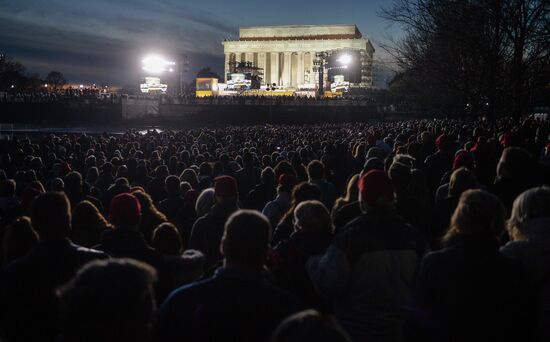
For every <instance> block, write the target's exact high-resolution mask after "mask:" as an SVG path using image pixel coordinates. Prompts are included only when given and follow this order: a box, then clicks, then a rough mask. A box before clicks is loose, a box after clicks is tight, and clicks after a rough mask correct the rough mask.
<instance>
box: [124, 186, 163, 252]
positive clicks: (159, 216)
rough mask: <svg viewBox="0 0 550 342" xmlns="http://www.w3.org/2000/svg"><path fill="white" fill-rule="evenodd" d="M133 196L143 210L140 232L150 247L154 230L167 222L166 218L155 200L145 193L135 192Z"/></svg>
mask: <svg viewBox="0 0 550 342" xmlns="http://www.w3.org/2000/svg"><path fill="white" fill-rule="evenodd" d="M132 194H133V195H134V196H135V197H136V198H137V199H138V201H139V204H140V208H141V219H140V222H139V232H141V234H142V235H143V237H144V238H145V241H147V243H148V244H149V245H150V244H151V241H152V239H153V230H154V229H155V228H156V227H157V226H158V225H159V224H161V223H164V222H167V221H168V219H167V218H166V216H165V215H164V214H163V213H161V212H160V211H159V210H158V209H157V207H156V206H155V204H154V203H153V199H152V198H151V196H149V194H148V193H146V192H144V191H134V192H132Z"/></svg>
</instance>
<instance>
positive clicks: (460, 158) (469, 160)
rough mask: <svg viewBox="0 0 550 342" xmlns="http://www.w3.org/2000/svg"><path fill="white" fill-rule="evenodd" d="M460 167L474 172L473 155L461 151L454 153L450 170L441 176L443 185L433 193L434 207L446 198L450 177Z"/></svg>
mask: <svg viewBox="0 0 550 342" xmlns="http://www.w3.org/2000/svg"><path fill="white" fill-rule="evenodd" d="M461 167H465V168H467V169H468V170H470V171H472V172H475V160H474V157H473V155H472V154H471V153H470V152H467V151H464V150H461V151H458V152H457V153H456V155H455V159H454V161H453V168H452V170H451V171H449V172H447V173H446V174H445V175H444V176H443V179H442V183H443V185H440V186H439V188H437V191H436V193H435V204H436V205H438V204H440V203H441V202H442V201H444V200H445V198H447V195H448V194H449V186H450V180H451V175H452V173H453V172H454V171H456V170H457V169H459V168H461Z"/></svg>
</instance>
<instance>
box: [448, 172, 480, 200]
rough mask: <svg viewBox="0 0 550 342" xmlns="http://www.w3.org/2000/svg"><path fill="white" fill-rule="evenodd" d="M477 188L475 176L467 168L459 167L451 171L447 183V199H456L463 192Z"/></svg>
mask: <svg viewBox="0 0 550 342" xmlns="http://www.w3.org/2000/svg"><path fill="white" fill-rule="evenodd" d="M477 187H478V184H477V179H476V176H475V175H474V174H473V173H472V172H471V171H470V170H468V169H467V168H465V167H460V168H458V169H456V170H455V171H453V173H452V174H451V179H450V181H449V193H448V195H449V197H458V196H460V194H462V193H463V192H464V191H466V190H469V189H475V188H477Z"/></svg>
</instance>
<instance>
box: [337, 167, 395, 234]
mask: <svg viewBox="0 0 550 342" xmlns="http://www.w3.org/2000/svg"><path fill="white" fill-rule="evenodd" d="M388 159H389V158H388ZM370 170H384V162H383V161H382V160H381V159H380V158H377V157H372V158H369V159H367V161H366V162H365V165H363V170H362V171H361V174H359V175H357V181H356V183H355V188H356V190H353V191H357V199H356V200H355V201H353V202H351V203H348V204H345V205H343V206H342V207H341V208H340V209H338V210H337V211H336V212H335V213H334V217H333V222H334V232H335V233H336V234H337V233H339V232H340V231H341V230H342V229H343V228H344V227H345V226H346V225H347V224H348V223H349V222H351V221H352V220H353V219H355V218H356V217H358V216H359V215H361V205H360V203H359V188H358V185H357V184H358V183H359V178H360V177H361V175H362V174H365V173H367V172H369V171H370ZM349 186H350V185H349V184H348V188H349Z"/></svg>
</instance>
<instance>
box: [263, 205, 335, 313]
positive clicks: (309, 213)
mask: <svg viewBox="0 0 550 342" xmlns="http://www.w3.org/2000/svg"><path fill="white" fill-rule="evenodd" d="M294 221H295V224H294V225H295V230H296V231H295V232H294V233H293V234H292V235H291V236H290V238H289V239H288V240H285V241H282V242H280V243H279V244H278V245H277V246H275V248H273V251H272V252H271V253H270V255H269V262H270V268H271V270H272V271H273V274H274V276H275V278H276V279H277V284H278V285H280V286H281V287H282V288H283V289H285V290H288V291H289V292H291V293H293V294H294V295H296V297H298V298H299V299H301V300H302V301H303V302H304V304H305V305H306V306H308V307H314V308H318V309H326V307H327V305H326V303H325V302H324V301H323V300H322V299H321V298H319V296H318V295H317V294H316V293H315V289H314V288H313V284H312V283H311V279H310V278H309V275H308V274H307V271H306V262H307V261H308V259H309V258H310V257H312V256H317V255H322V254H324V253H325V252H326V250H327V248H328V246H329V245H330V243H331V241H332V232H333V230H334V227H333V225H332V221H331V219H330V214H329V212H328V210H327V208H326V207H325V206H324V204H323V203H321V202H319V201H304V202H302V203H300V204H298V206H297V207H296V210H295V211H294Z"/></svg>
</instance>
